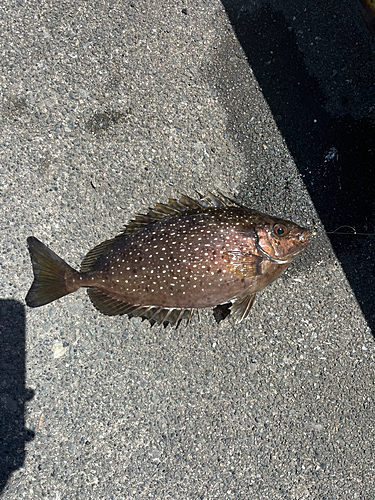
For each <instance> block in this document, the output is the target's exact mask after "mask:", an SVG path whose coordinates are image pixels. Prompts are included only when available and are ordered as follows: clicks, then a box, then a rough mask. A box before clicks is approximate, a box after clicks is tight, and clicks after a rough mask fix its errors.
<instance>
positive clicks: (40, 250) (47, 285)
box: [26, 236, 79, 307]
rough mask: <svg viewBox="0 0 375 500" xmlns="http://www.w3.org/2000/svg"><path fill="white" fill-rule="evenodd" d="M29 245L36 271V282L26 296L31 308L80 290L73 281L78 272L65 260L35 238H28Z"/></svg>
mask: <svg viewBox="0 0 375 500" xmlns="http://www.w3.org/2000/svg"><path fill="white" fill-rule="evenodd" d="M27 245H28V248H29V252H30V257H31V263H32V265H33V271H34V282H33V284H32V285H31V288H30V290H29V293H28V294H27V296H26V304H27V305H28V306H29V307H39V306H44V305H45V304H48V303H49V302H52V301H53V300H56V299H59V298H60V297H63V296H64V295H67V294H68V293H71V292H74V291H75V290H77V289H78V288H79V285H77V286H74V284H72V280H71V278H72V277H73V276H74V275H75V274H77V275H78V273H77V271H75V270H74V269H73V268H72V267H70V266H69V265H68V264H67V263H66V262H65V261H64V260H63V259H61V258H60V257H59V256H58V255H56V254H55V253H54V252H52V250H50V249H49V248H48V247H46V245H44V244H43V243H42V242H41V241H39V240H38V239H37V238H34V236H30V237H29V238H27ZM72 285H73V286H72Z"/></svg>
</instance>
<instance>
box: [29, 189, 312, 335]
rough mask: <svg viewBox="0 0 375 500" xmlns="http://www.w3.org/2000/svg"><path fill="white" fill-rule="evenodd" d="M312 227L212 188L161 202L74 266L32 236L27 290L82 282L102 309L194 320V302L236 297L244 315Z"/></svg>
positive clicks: (44, 294) (37, 293) (42, 297)
mask: <svg viewBox="0 0 375 500" xmlns="http://www.w3.org/2000/svg"><path fill="white" fill-rule="evenodd" d="M310 235H311V233H310V232H309V231H308V230H306V229H304V228H302V227H300V226H298V225H296V224H294V223H292V222H290V221H286V220H282V219H279V218H276V217H271V216H269V215H266V214H263V213H261V212H258V211H256V210H252V209H250V208H247V207H243V206H239V205H238V204H236V203H235V202H233V201H232V200H229V199H228V198H226V197H224V196H222V195H213V194H211V193H208V194H207V195H206V196H205V197H201V198H200V199H199V200H193V199H191V198H189V197H187V196H182V197H181V198H180V200H178V201H177V200H169V203H168V204H167V205H161V204H158V205H156V207H155V208H154V209H152V210H150V211H149V213H148V214H147V215H145V216H138V217H136V219H135V220H134V221H131V222H130V223H129V225H128V226H127V227H126V228H125V230H124V232H123V233H122V234H120V235H118V236H116V237H115V238H113V239H111V240H108V241H105V242H103V243H101V244H100V245H98V246H97V247H95V248H93V249H92V250H91V251H90V252H89V253H88V254H87V255H86V257H85V258H84V259H83V261H82V264H81V270H80V271H76V270H74V269H72V268H71V267H70V266H68V265H67V264H66V263H65V262H64V261H63V260H62V259H60V257H58V256H57V255H56V254H54V253H53V252H52V251H51V250H49V249H48V248H47V247H45V245H43V244H42V243H41V242H39V240H37V239H36V238H34V237H30V238H29V239H28V245H29V251H30V255H31V259H32V263H33V269H34V276H35V279H34V283H33V285H32V287H31V289H30V291H29V293H28V295H27V297H26V302H27V304H28V305H29V306H31V307H37V306H40V305H44V304H46V303H48V302H51V301H52V300H55V299H56V298H59V297H61V296H63V295H66V294H67V293H71V292H73V291H75V290H77V289H79V288H81V287H87V288H88V294H89V297H90V299H91V301H92V302H93V304H94V306H95V307H96V308H97V309H99V311H101V312H102V313H104V314H107V315H116V314H128V315H129V316H141V317H142V318H146V319H148V320H150V322H151V323H152V324H154V323H158V324H161V323H164V325H165V326H166V325H168V324H169V323H170V324H172V325H175V324H178V323H179V321H180V320H182V319H188V320H190V318H191V316H192V314H193V313H194V311H195V310H196V309H199V308H204V307H215V306H218V305H220V304H225V303H228V302H233V304H232V306H231V312H232V314H233V315H234V316H235V317H237V319H239V320H241V319H243V318H245V317H246V316H247V315H248V314H249V311H250V308H251V305H252V304H253V302H254V298H255V294H256V293H257V292H258V291H260V290H262V289H263V288H264V287H265V286H267V285H268V284H269V283H271V282H272V281H273V280H275V279H276V278H277V277H278V276H280V274H281V273H282V272H283V271H284V270H285V269H286V268H287V267H288V266H289V264H290V263H291V262H292V261H293V259H294V258H295V257H296V256H297V255H298V254H299V253H300V252H301V251H302V250H303V249H304V248H305V247H306V246H307V241H306V239H307V237H308V236H310Z"/></svg>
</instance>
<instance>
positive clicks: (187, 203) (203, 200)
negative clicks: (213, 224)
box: [81, 191, 239, 273]
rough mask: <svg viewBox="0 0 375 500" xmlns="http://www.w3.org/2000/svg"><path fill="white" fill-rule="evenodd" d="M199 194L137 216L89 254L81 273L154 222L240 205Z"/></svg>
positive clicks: (182, 196)
mask: <svg viewBox="0 0 375 500" xmlns="http://www.w3.org/2000/svg"><path fill="white" fill-rule="evenodd" d="M197 194H198V196H199V197H200V198H199V199H198V200H194V199H193V198H190V197H189V196H186V195H184V194H183V195H181V197H180V199H179V200H175V199H172V198H169V199H168V203H167V204H163V203H157V204H156V205H155V207H154V208H150V209H149V211H148V213H147V214H145V215H137V216H136V217H135V219H134V220H131V221H130V222H129V223H128V225H127V226H126V227H125V229H124V230H123V232H122V233H121V234H119V235H118V236H116V237H115V238H112V239H110V240H107V241H103V243H100V245H97V246H96V247H94V248H93V249H92V250H90V251H89V252H88V254H87V255H86V256H85V257H84V259H83V260H82V262H81V272H83V273H85V272H89V271H94V270H95V266H96V263H97V262H98V260H99V258H100V257H101V256H102V255H103V254H104V253H105V252H106V251H107V250H108V248H109V247H110V246H111V245H113V243H114V242H115V240H116V239H117V238H121V237H122V236H124V235H126V234H131V233H135V232H137V231H140V230H141V229H143V228H144V227H146V226H148V225H149V224H152V223H153V222H157V221H159V220H162V219H166V218H168V217H173V216H176V215H181V214H187V213H194V212H195V213H199V212H203V211H205V210H206V209H207V208H226V207H233V206H238V205H239V204H238V203H236V202H235V201H234V200H231V199H230V198H227V197H226V196H225V195H223V194H221V193H218V194H216V195H215V194H213V193H211V192H210V191H207V193H206V195H205V196H202V195H201V194H199V193H197Z"/></svg>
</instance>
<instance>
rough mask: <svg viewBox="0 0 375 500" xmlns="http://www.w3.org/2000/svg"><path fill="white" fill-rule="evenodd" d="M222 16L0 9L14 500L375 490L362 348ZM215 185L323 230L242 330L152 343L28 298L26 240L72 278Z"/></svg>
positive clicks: (185, 10)
mask: <svg viewBox="0 0 375 500" xmlns="http://www.w3.org/2000/svg"><path fill="white" fill-rule="evenodd" d="M234 3H235V2H234ZM263 3H264V2H253V3H251V2H248V4H246V3H244V4H243V5H242V7H241V9H242V10H241V9H240V10H239V12H244V11H245V10H246V9H247V10H246V12H250V13H252V11H253V10H254V9H255V10H256V9H257V8H258V7H259V6H261V4H262V5H263ZM290 3H291V2H288V4H290ZM224 7H225V2H224V5H223V4H222V3H221V2H220V1H219V0H212V1H206V0H196V1H194V2H193V1H191V0H190V1H189V0H187V1H180V0H177V1H172V0H164V1H163V2H156V1H152V0H139V1H133V2H128V1H110V2H98V1H96V0H95V1H94V0H88V1H85V2H83V1H78V2H73V1H71V2H69V1H61V2H52V1H42V2H40V1H29V2H13V1H8V0H5V1H4V2H3V3H2V5H1V7H0V13H1V20H0V22H1V31H2V37H1V42H0V46H1V61H0V62H1V67H2V69H1V73H0V82H1V122H0V130H1V132H0V134H1V135H0V144H1V147H0V175H1V183H0V193H1V194H0V196H1V198H0V207H1V210H0V231H1V239H0V242H1V243H0V248H1V261H0V266H1V268H0V269H1V271H0V272H1V280H0V299H1V300H0V334H1V337H0V342H1V353H0V370H1V371H0V384H1V387H0V417H1V429H2V430H1V431H0V438H1V439H2V440H3V445H2V447H1V450H0V463H1V466H0V471H1V477H0V480H1V482H0V490H2V497H3V498H5V499H7V500H19V499H30V500H32V499H42V498H46V499H51V500H68V499H69V500H70V499H73V498H74V499H82V500H83V499H98V500H99V499H103V500H104V499H105V500H109V499H115V500H122V499H146V498H152V499H158V500H159V499H160V500H161V499H194V500H197V499H216V498H218V499H233V500H235V499H244V500H245V499H252V500H258V499H259V500H260V499H262V500H263V499H298V500H301V499H327V500H328V499H355V498H356V499H370V498H374V491H375V484H374V477H375V466H374V458H373V457H374V452H375V449H374V436H375V424H374V422H375V418H374V417H375V412H374V395H375V394H374V359H375V345H374V337H373V335H372V333H371V330H370V328H369V326H368V323H367V322H366V318H365V317H364V315H363V314H362V311H361V308H360V306H359V304H358V302H357V300H356V296H355V294H354V293H353V291H352V289H351V286H350V283H349V282H348V280H347V278H346V275H345V273H344V272H343V269H342V266H341V264H340V261H338V260H337V258H336V256H335V253H334V252H333V251H332V247H331V245H330V242H329V240H328V238H327V236H326V235H324V233H323V232H322V231H321V230H322V224H321V222H320V219H319V216H318V213H317V212H316V210H315V207H314V203H313V201H312V200H311V198H310V196H309V194H308V191H307V189H306V186H305V184H304V181H303V177H302V176H301V174H300V172H299V171H298V169H297V167H296V164H295V161H294V158H293V156H292V155H291V153H290V151H289V150H288V147H287V144H286V142H285V140H284V138H283V135H282V134H281V133H280V127H279V126H278V125H277V119H278V118H277V117H276V119H275V116H273V114H272V112H271V109H270V107H269V105H268V104H267V101H266V100H265V98H264V95H263V93H262V89H261V87H260V85H259V83H258V80H257V78H256V77H255V74H254V72H253V70H252V68H251V66H250V65H249V61H248V58H247V57H246V54H245V52H244V50H243V48H242V47H241V45H240V43H239V41H238V40H237V38H236V36H235V32H234V29H233V26H232V24H231V23H230V21H229V17H228V14H227V12H226V10H225V8H224ZM226 7H227V6H226ZM279 7H280V6H279ZM285 9H286V13H285V16H286V18H288V19H290V21H291V30H292V31H293V30H295V29H296V30H297V28H298V26H297V27H295V26H293V21H292V19H293V13H292V12H291V11H290V8H289V7H288V8H287V7H285ZM288 9H289V10H288ZM341 9H348V16H349V17H350V19H352V20H353V23H352V24H353V26H354V27H352V29H353V30H354V31H353V32H355V36H357V32H358V33H360V36H362V37H364V38H363V39H364V40H365V42H364V43H366V44H368V46H371V43H372V41H371V38H370V34H369V33H367V32H366V30H365V27H364V26H363V25H362V24H361V20H360V17H359V15H358V19H357V18H356V16H357V12H356V10H355V9H353V4H352V3H350V2H343V3H342V6H341ZM350 26H352V25H350ZM356 30H357V31H356ZM270 36H272V34H271V35H270ZM367 36H368V39H367V38H366V37H367ZM353 37H354V35H353ZM300 38H301V40H302V41H301V46H300V50H301V51H304V50H306V53H307V56H306V57H307V59H306V61H307V63H306V64H308V65H309V70H310V71H311V72H312V73H314V71H315V73H314V75H315V77H316V78H317V79H319V78H321V75H320V73H319V71H320V70H321V67H320V66H319V64H318V62H316V61H314V60H312V59H311V58H310V59H311V60H310V59H309V52H308V46H309V45H308V43H306V40H305V39H304V38H303V37H300ZM349 38H350V37H349ZM366 46H367V45H366ZM327 50H328V49H327ZM369 50H372V49H369ZM329 71H331V69H329ZM344 80H345V79H343V80H342V82H341V83H340V84H342V85H344V84H345V81H344ZM322 87H323V90H324V92H325V93H326V95H327V101H328V104H327V110H328V111H327V112H329V113H339V112H340V110H338V109H337V107H338V104H337V102H335V100H334V98H331V96H330V87H329V86H327V88H324V85H323V86H322ZM335 95H337V94H335ZM356 95H357V94H356ZM366 95H367V94H366ZM372 95H373V94H372ZM340 102H341V101H340ZM361 102H362V101H361ZM363 109H364V108H363ZM363 109H362V108H360V106H359V104H358V105H357V106H355V110H354V109H353V110H350V113H353V116H354V114H355V113H360V114H361V113H362V114H361V116H363V113H364V112H365V111H363ZM366 109H367V108H366ZM356 118H358V117H357V116H356ZM213 188H216V189H219V190H221V191H223V192H225V193H226V194H228V195H230V196H235V197H237V199H239V200H240V201H242V202H244V203H246V204H248V205H250V206H252V207H255V208H258V209H260V210H264V211H267V212H269V213H271V214H274V215H276V214H277V215H281V216H283V217H287V218H291V219H292V220H294V221H295V222H297V223H301V224H303V225H307V226H309V227H316V228H317V229H318V230H319V232H318V235H317V236H316V237H315V239H314V241H313V242H312V244H311V246H310V247H309V249H308V250H307V251H306V252H305V253H304V254H303V255H302V256H301V257H300V258H298V259H297V260H296V261H295V262H294V263H293V265H292V266H291V267H290V269H289V270H288V271H287V272H286V273H285V274H284V275H283V276H282V277H281V278H280V279H278V280H277V281H276V282H275V283H274V284H272V285H271V286H269V287H268V288H267V289H266V290H265V291H264V292H263V293H261V294H259V297H258V298H257V301H256V303H255V305H254V308H253V311H252V314H251V315H250V317H249V319H248V320H247V321H246V322H243V323H241V324H236V323H234V322H233V320H231V318H230V317H229V318H227V319H226V320H224V321H222V322H221V323H220V324H219V325H217V324H216V322H215V320H214V318H213V316H212V313H211V311H207V312H206V311H204V312H203V313H202V314H201V319H200V321H198V319H194V320H193V321H192V323H191V324H190V325H189V326H188V327H187V328H185V327H183V326H182V327H180V328H179V329H178V330H175V329H171V328H168V329H163V328H157V327H156V328H155V327H154V328H152V329H150V328H149V325H148V324H146V322H144V323H141V321H140V320H139V319H133V320H129V319H128V318H127V317H114V318H111V317H105V316H102V315H100V314H99V313H98V312H97V311H96V310H95V309H94V308H93V307H92V305H91V303H90V301H89V299H88V297H87V295H86V293H85V292H84V290H80V291H79V292H77V293H75V294H73V295H70V296H67V297H65V298H63V299H61V300H59V301H57V302H54V303H52V304H50V305H47V306H45V307H43V308H39V309H33V310H32V309H29V308H26V306H25V305H24V297H25V295H26V293H27V291H28V288H29V286H30V284H31V281H32V271H31V265H30V260H29V256H28V252H27V248H26V238H27V237H28V236H30V235H34V236H36V237H38V238H39V239H41V240H42V241H43V242H45V243H46V244H47V245H49V246H50V247H51V248H52V249H53V250H54V251H55V252H57V253H58V254H59V255H61V256H62V257H63V258H64V259H66V260H67V261H68V262H69V263H70V264H71V265H73V266H75V267H78V266H79V263H80V261H81V260H82V258H83V256H84V255H85V254H86V253H87V251H88V250H89V249H90V248H92V247H93V246H94V245H95V244H98V243H99V242H100V241H103V240H104V239H107V238H109V237H111V236H113V235H115V234H117V233H118V232H119V231H120V229H121V228H122V227H123V226H124V224H125V223H126V221H127V220H129V219H130V218H132V217H134V216H135V215H136V214H138V213H144V212H145V211H146V210H147V208H148V207H149V206H151V205H153V204H154V203H156V202H165V201H166V200H167V198H168V197H170V196H171V197H176V196H178V194H180V193H187V194H190V195H194V190H198V191H200V192H204V191H205V190H207V189H213ZM331 229H334V228H331ZM366 242H367V240H366V241H363V245H365V244H368V243H366Z"/></svg>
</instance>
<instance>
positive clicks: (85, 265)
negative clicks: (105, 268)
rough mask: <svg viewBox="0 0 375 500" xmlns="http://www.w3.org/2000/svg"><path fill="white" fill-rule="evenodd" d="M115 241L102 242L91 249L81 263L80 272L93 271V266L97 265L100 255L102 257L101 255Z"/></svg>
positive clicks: (113, 239)
mask: <svg viewBox="0 0 375 500" xmlns="http://www.w3.org/2000/svg"><path fill="white" fill-rule="evenodd" d="M115 240H116V238H112V239H110V240H107V241H103V243H100V245H97V246H96V247H94V248H93V249H91V250H90V251H89V253H88V254H86V255H85V257H84V258H83V260H82V262H81V272H82V273H87V272H88V271H94V269H95V264H96V263H97V261H98V259H99V257H101V255H103V253H105V252H106V251H107V250H108V248H109V247H110V246H111V245H113V243H114V241H115Z"/></svg>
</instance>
